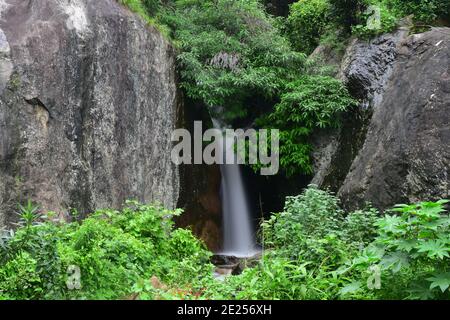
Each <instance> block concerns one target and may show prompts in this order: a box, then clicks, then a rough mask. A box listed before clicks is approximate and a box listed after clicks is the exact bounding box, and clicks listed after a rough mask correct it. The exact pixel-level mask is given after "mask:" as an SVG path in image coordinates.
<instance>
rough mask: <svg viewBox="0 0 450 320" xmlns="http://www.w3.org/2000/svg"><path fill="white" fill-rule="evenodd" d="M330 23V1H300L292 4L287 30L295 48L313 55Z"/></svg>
mask: <svg viewBox="0 0 450 320" xmlns="http://www.w3.org/2000/svg"><path fill="white" fill-rule="evenodd" d="M329 23H330V4H329V2H328V0H300V1H298V2H295V3H294V4H292V5H291V7H290V13H289V17H288V19H287V28H288V30H289V37H290V40H291V42H292V44H293V46H294V48H296V49H297V50H298V51H301V52H305V53H311V52H312V51H313V50H314V49H315V48H316V47H317V45H318V44H319V40H320V38H321V36H322V35H323V34H324V33H325V30H326V28H327V26H328V24H329Z"/></svg>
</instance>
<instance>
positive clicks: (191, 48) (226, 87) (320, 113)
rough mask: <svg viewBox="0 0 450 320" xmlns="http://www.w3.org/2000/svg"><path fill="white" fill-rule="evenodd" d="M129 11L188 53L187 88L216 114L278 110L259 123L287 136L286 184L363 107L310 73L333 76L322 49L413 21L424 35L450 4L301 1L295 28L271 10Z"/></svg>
mask: <svg viewBox="0 0 450 320" xmlns="http://www.w3.org/2000/svg"><path fill="white" fill-rule="evenodd" d="M120 1H121V2H122V3H124V4H126V5H128V6H129V7H130V8H131V9H132V10H134V11H136V12H138V13H139V14H140V15H142V16H143V17H144V18H145V19H146V20H147V21H149V22H150V23H152V24H154V25H157V26H158V27H159V28H160V29H161V30H162V31H163V32H164V34H166V35H167V37H168V38H170V39H171V41H172V42H173V43H174V45H175V46H176V47H177V48H178V50H179V55H178V66H179V72H180V75H181V87H182V88H183V89H184V91H185V92H186V95H187V96H188V97H189V98H191V99H192V100H194V101H195V102H196V103H199V104H202V105H204V106H205V107H206V108H208V110H209V112H210V113H211V114H213V115H215V113H216V112H217V110H220V112H221V115H220V116H221V118H225V120H227V121H229V122H233V120H234V119H237V118H246V119H248V120H249V119H250V120H252V119H253V120H254V119H255V118H259V117H260V115H261V113H262V110H259V109H258V106H255V105H254V103H250V101H265V102H266V103H263V105H264V104H267V103H268V104H271V105H272V106H273V113H272V114H268V115H267V114H266V115H264V116H263V117H262V118H260V119H256V120H257V121H256V122H257V124H258V125H259V126H262V127H265V128H275V129H279V130H280V131H281V136H280V138H281V139H280V143H281V145H280V165H281V168H282V169H283V170H282V171H283V173H284V174H285V175H287V176H291V175H294V174H310V173H311V170H312V165H311V159H310V154H311V150H312V146H311V144H310V142H309V140H310V139H309V137H310V135H311V134H312V133H313V132H316V131H317V130H321V129H324V128H327V127H336V126H339V125H340V121H339V118H340V114H342V113H343V112H346V111H347V110H350V109H351V106H353V105H355V104H356V103H357V101H355V100H354V99H353V98H352V97H351V96H350V94H349V93H348V91H347V89H346V88H345V86H343V85H342V84H340V83H339V81H338V80H335V79H333V78H331V77H330V74H323V73H322V72H317V70H316V71H315V72H311V68H310V66H311V64H315V68H316V69H320V68H322V69H326V67H327V66H321V65H320V63H319V62H316V61H310V59H308V58H307V56H308V55H309V54H310V53H311V52H312V51H313V50H314V49H315V48H316V47H317V45H319V44H320V43H323V44H325V45H328V46H331V47H334V48H335V49H337V48H340V47H342V46H341V45H340V44H343V43H345V41H346V39H347V38H349V37H350V36H352V34H353V35H356V36H358V37H361V38H370V37H373V36H376V35H378V34H381V33H384V32H389V31H392V30H394V29H395V28H396V27H397V25H398V23H399V21H400V20H401V18H403V17H405V16H407V15H411V14H412V15H414V21H415V23H416V24H417V25H418V26H422V27H423V26H424V25H426V24H430V23H433V22H434V21H436V20H437V19H439V18H448V17H449V16H450V5H449V3H448V1H446V0H430V1H419V0H394V1H387V0H299V1H297V2H295V3H293V4H292V5H291V6H290V12H289V15H288V17H286V18H282V17H276V18H275V17H273V16H271V15H269V14H268V13H267V12H266V11H265V8H264V5H263V4H264V3H267V1H265V2H264V1H259V0H245V1H230V0H215V1H212V0H206V1H205V0H166V1H161V0H120ZM377 10H379V14H380V17H379V18H380V20H379V23H378V20H376V18H377ZM374 19H375V20H374ZM218 107H220V108H218ZM261 109H262V106H261ZM254 167H255V169H259V167H260V166H259V165H256V166H254Z"/></svg>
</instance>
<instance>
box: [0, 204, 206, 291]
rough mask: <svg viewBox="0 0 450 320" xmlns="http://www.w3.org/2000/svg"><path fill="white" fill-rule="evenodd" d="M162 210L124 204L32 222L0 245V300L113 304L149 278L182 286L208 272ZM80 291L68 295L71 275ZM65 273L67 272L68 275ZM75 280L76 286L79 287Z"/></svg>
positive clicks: (194, 243) (199, 249)
mask: <svg viewBox="0 0 450 320" xmlns="http://www.w3.org/2000/svg"><path fill="white" fill-rule="evenodd" d="M179 214H181V211H180V210H175V211H169V210H165V209H163V208H161V207H160V206H157V205H151V206H147V205H141V204H139V203H136V202H127V206H126V207H125V208H124V209H123V210H121V211H114V210H101V211H98V212H96V213H94V214H93V215H91V216H90V217H88V218H87V219H85V220H84V221H82V222H81V223H78V222H75V223H68V224H60V225H57V224H54V223H52V222H40V223H36V222H33V223H31V222H30V221H35V220H36V219H30V221H29V222H27V223H25V222H24V223H22V224H23V226H22V227H21V228H20V229H19V230H17V232H16V233H15V234H14V235H13V236H12V237H6V238H5V239H4V240H3V241H2V246H1V247H0V258H1V259H2V265H1V266H0V296H2V297H5V298H7V299H68V298H75V299H118V298H125V297H127V296H128V295H131V294H133V293H135V290H136V288H137V287H136V285H137V284H138V283H146V284H147V283H150V279H151V277H152V276H156V277H158V278H159V279H160V280H161V281H165V282H166V283H167V284H168V285H170V284H173V283H176V284H177V285H183V284H187V283H190V282H191V281H196V280H195V279H197V278H200V277H207V276H210V275H211V274H212V272H211V268H212V266H211V265H210V263H209V257H210V253H209V252H208V251H206V250H205V249H204V245H203V244H202V243H201V242H200V241H198V240H197V239H196V238H194V237H193V236H192V234H191V232H190V231H188V230H174V228H173V222H172V217H173V216H175V215H179ZM76 269H79V271H80V273H79V278H77V277H75V278H74V279H73V280H74V281H75V283H79V285H80V286H79V287H78V286H76V287H75V289H73V288H72V290H71V289H69V288H68V286H67V281H68V280H69V278H71V277H72V276H74V275H75V276H76V274H74V273H73V270H76ZM70 270H72V271H71V272H70V273H68V272H69V271H70ZM78 280H79V281H78Z"/></svg>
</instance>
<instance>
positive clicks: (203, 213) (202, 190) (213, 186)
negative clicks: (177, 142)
mask: <svg viewBox="0 0 450 320" xmlns="http://www.w3.org/2000/svg"><path fill="white" fill-rule="evenodd" d="M184 103H185V107H184V108H182V110H181V112H180V118H181V120H182V123H181V124H180V125H181V126H182V127H183V128H186V129H188V130H189V131H190V133H191V135H192V136H193V134H194V121H202V123H203V124H204V128H203V130H206V129H207V125H206V124H211V125H212V123H211V117H210V115H209V113H208V112H206V111H205V110H207V109H206V107H205V106H203V105H196V104H195V103H193V102H192V101H189V100H188V99H185V102H184ZM220 184H221V174H220V167H219V166H218V165H211V166H208V165H206V164H201V165H182V166H181V167H180V185H181V189H180V196H179V201H178V204H177V207H179V208H182V209H183V210H184V213H183V214H182V215H181V216H179V217H177V219H176V223H177V226H179V227H182V228H190V229H191V230H192V231H193V233H194V234H195V235H196V236H197V237H199V238H200V239H202V240H203V241H204V242H205V244H206V245H207V247H208V248H209V249H210V250H212V251H219V250H220V249H221V245H222V242H223V241H222V240H223V239H222V203H221V200H220Z"/></svg>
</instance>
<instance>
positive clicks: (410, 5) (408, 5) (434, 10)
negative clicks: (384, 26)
mask: <svg viewBox="0 0 450 320" xmlns="http://www.w3.org/2000/svg"><path fill="white" fill-rule="evenodd" d="M384 2H385V3H386V5H387V6H389V8H391V10H392V11H393V12H395V13H397V15H400V16H405V15H410V14H413V15H414V20H415V21H417V22H419V23H433V22H434V21H435V20H436V19H437V18H446V19H449V17H450V2H449V1H448V0H426V1H424V0H391V1H387V0H384Z"/></svg>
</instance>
